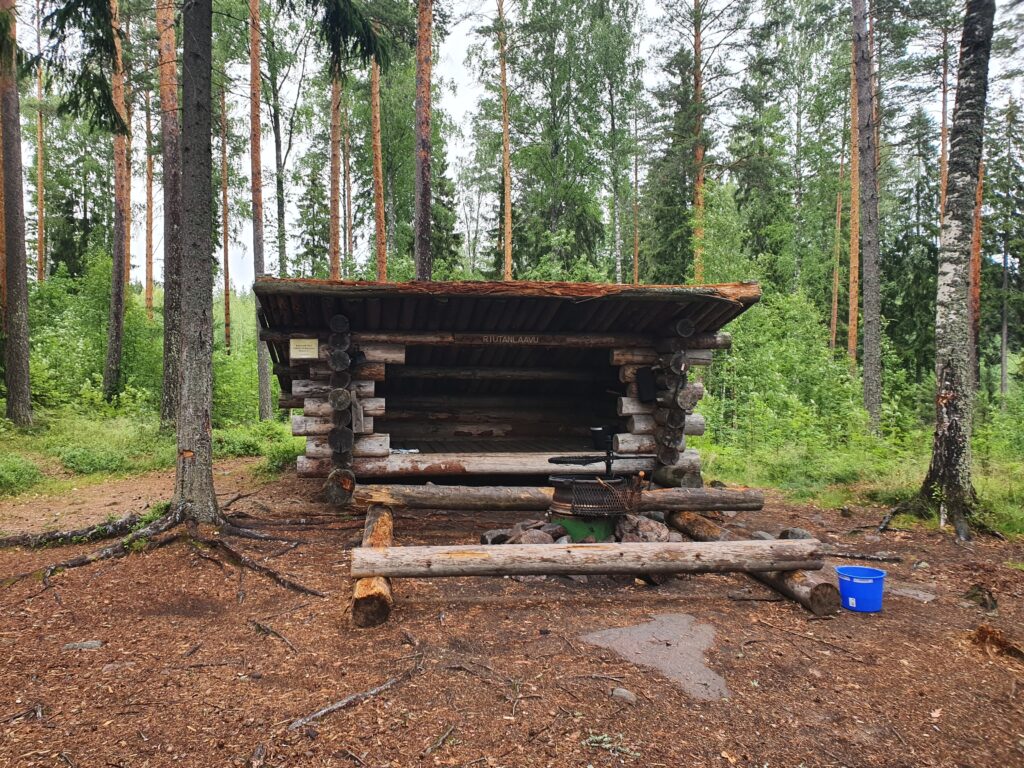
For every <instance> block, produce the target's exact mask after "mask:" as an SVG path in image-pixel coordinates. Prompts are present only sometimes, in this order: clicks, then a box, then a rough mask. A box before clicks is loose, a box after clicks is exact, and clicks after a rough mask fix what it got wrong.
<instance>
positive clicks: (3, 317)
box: [0, 60, 7, 336]
mask: <svg viewBox="0 0 1024 768" xmlns="http://www.w3.org/2000/svg"><path fill="white" fill-rule="evenodd" d="M4 64H5V62H3V61H2V60H0V89H2V88H3V67H4ZM2 99H3V91H2V90H0V147H2V146H3V143H2V142H3V137H4V125H3V123H4V121H3V114H2V110H3V103H2ZM4 216H5V214H4V153H3V150H2V149H0V335H2V336H6V335H7V236H6V234H5V232H6V231H7V227H6V221H5V219H4Z"/></svg>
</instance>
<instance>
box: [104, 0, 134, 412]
mask: <svg viewBox="0 0 1024 768" xmlns="http://www.w3.org/2000/svg"><path fill="white" fill-rule="evenodd" d="M110 23H111V26H112V27H113V31H114V61H113V71H112V73H111V95H112V98H113V102H114V109H116V110H117V114H118V116H119V117H120V118H121V121H122V122H123V123H124V124H125V125H126V126H127V124H128V112H127V110H126V109H125V100H124V64H123V61H122V58H121V19H120V13H119V8H118V3H117V0H110ZM128 184H129V181H128V137H127V136H126V135H125V134H123V133H117V134H115V135H114V232H113V248H112V252H113V264H112V267H111V271H110V314H109V316H108V320H107V357H106V361H105V363H104V365H103V395H104V396H105V397H106V398H107V400H111V399H113V398H114V396H115V395H116V394H117V393H118V391H120V389H121V352H122V348H123V346H124V304H125V285H126V283H127V281H126V280H125V262H126V260H127V258H128V256H127V251H126V247H127V243H128V215H129V214H128V205H129V203H128V199H127V191H128Z"/></svg>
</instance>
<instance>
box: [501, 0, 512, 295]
mask: <svg viewBox="0 0 1024 768" xmlns="http://www.w3.org/2000/svg"><path fill="white" fill-rule="evenodd" d="M507 43H508V41H507V38H506V34H505V0H498V66H499V67H500V69H501V178H502V184H501V193H502V209H503V210H502V214H503V216H502V237H501V244H502V250H503V252H504V263H505V266H504V269H503V270H502V279H503V280H511V279H512V160H511V150H510V144H511V141H510V137H509V134H510V129H509V116H508V73H507V62H506V56H505V53H506V47H507Z"/></svg>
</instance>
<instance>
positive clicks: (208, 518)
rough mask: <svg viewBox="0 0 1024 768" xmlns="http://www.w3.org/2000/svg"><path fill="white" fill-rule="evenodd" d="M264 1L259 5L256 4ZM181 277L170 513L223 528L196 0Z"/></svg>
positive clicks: (208, 49) (209, 62)
mask: <svg viewBox="0 0 1024 768" xmlns="http://www.w3.org/2000/svg"><path fill="white" fill-rule="evenodd" d="M257 1H258V0H257ZM182 28H183V30H184V33H183V36H184V51H183V55H182V106H183V111H182V123H183V130H182V137H181V138H182V141H181V159H182V163H181V164H182V189H181V192H182V200H183V202H184V208H183V211H182V213H183V216H182V228H181V234H182V246H183V247H182V264H181V266H182V274H183V275H188V282H189V290H188V291H183V292H182V296H181V323H182V325H181V327H182V328H187V329H188V333H186V334H183V336H182V345H181V402H180V403H179V408H178V419H177V427H178V430H177V445H178V457H177V473H176V476H175V482H174V497H173V499H172V500H171V509H172V511H174V512H175V514H177V515H179V516H187V517H189V518H191V519H193V520H196V521H198V522H205V523H213V524H217V525H220V524H222V523H223V522H224V521H223V518H222V517H221V515H220V513H219V511H218V509H217V497H216V495H215V493H214V488H213V446H212V439H211V434H210V416H211V413H210V412H211V410H212V407H213V270H214V265H215V263H216V260H215V258H214V254H213V239H212V233H213V206H212V203H213V196H212V186H213V178H212V176H213V173H212V171H213V141H212V128H213V125H212V108H211V107H212V103H211V102H212V97H213V94H212V91H211V81H212V77H213V55H212V49H213V4H212V2H211V0H191V1H190V2H188V3H186V4H185V6H184V9H183V12H182Z"/></svg>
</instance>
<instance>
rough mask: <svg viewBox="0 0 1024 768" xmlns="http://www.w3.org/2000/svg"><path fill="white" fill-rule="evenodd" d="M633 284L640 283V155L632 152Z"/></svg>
mask: <svg viewBox="0 0 1024 768" xmlns="http://www.w3.org/2000/svg"><path fill="white" fill-rule="evenodd" d="M633 285H640V156H639V154H638V153H635V152H634V153H633Z"/></svg>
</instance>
